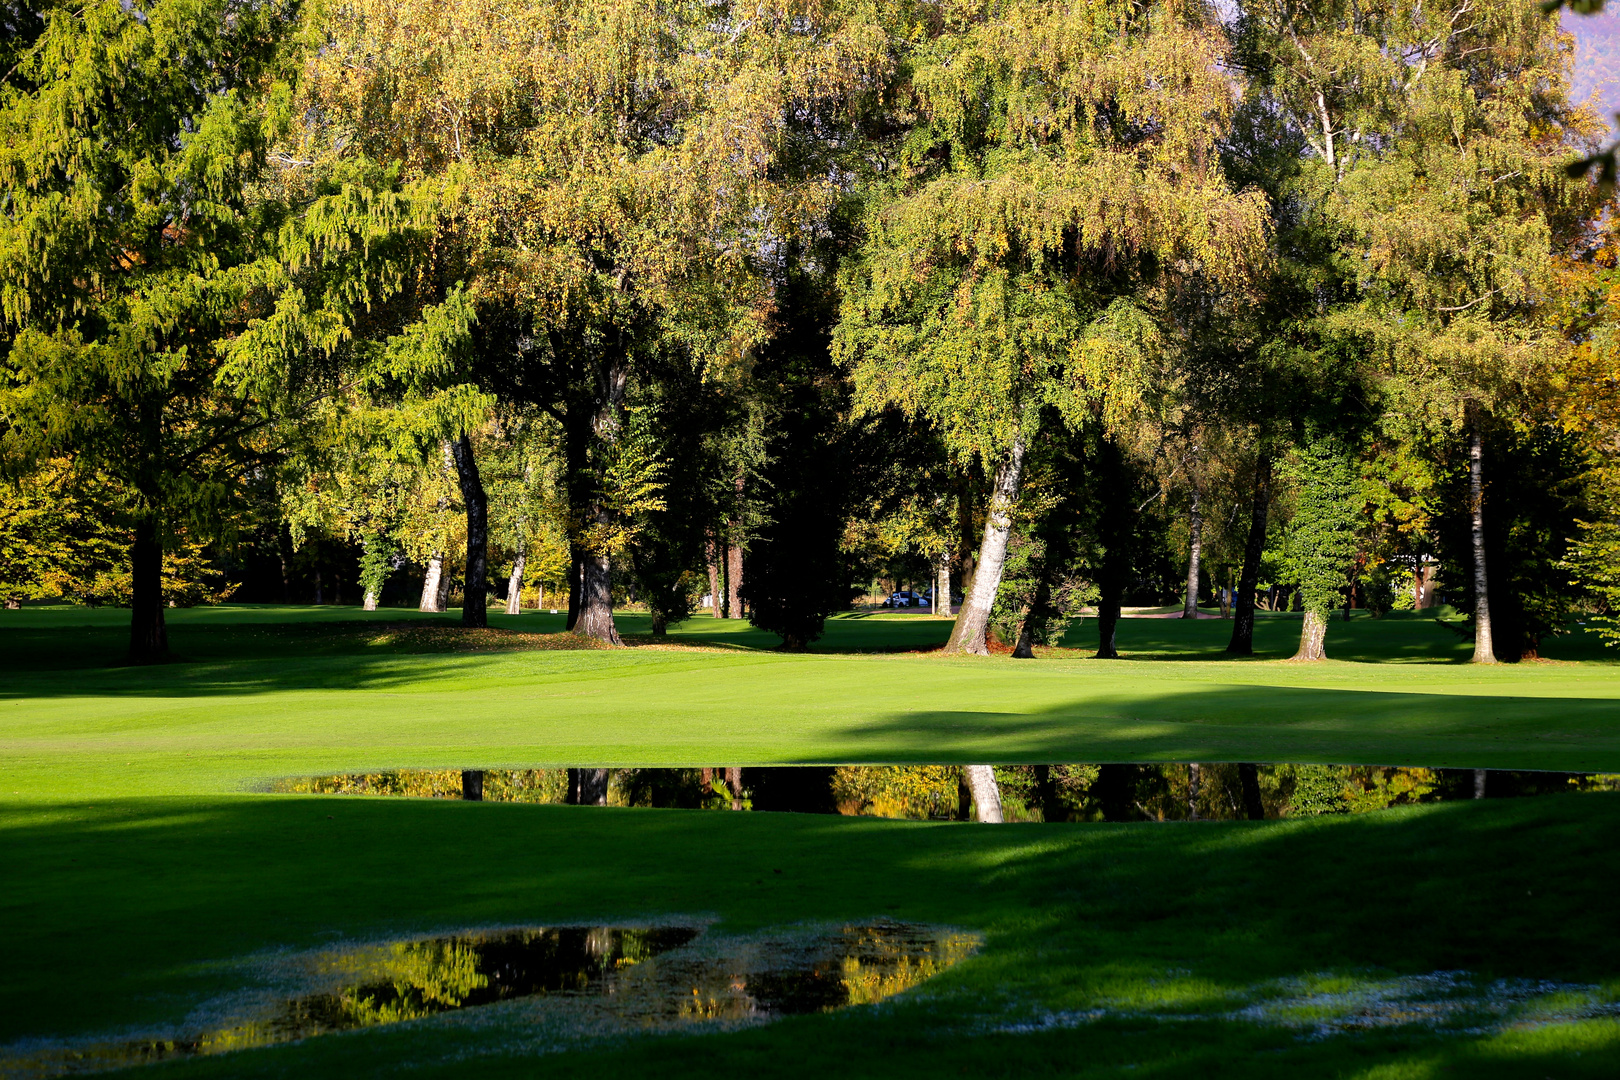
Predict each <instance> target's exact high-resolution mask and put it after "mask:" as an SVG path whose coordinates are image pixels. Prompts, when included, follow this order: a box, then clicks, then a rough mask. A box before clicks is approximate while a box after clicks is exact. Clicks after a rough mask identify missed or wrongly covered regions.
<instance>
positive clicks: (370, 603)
mask: <svg viewBox="0 0 1620 1080" xmlns="http://www.w3.org/2000/svg"><path fill="white" fill-rule="evenodd" d="M360 607H361V610H363V611H376V610H377V594H376V593H375V592H373V591H372V590H370V589H367V590H366V595H365V599H364V600H362V601H361V602H360Z"/></svg>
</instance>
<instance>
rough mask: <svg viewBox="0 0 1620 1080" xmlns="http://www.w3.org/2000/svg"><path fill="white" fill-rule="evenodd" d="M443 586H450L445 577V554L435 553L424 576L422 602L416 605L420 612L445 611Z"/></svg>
mask: <svg viewBox="0 0 1620 1080" xmlns="http://www.w3.org/2000/svg"><path fill="white" fill-rule="evenodd" d="M441 584H448V582H447V581H446V579H445V576H444V552H442V551H435V552H434V553H433V558H431V559H429V560H428V564H427V573H426V574H423V575H422V602H421V603H419V604H417V605H416V609H417V610H418V611H443V610H444V599H443V590H442V589H441V588H440V586H441Z"/></svg>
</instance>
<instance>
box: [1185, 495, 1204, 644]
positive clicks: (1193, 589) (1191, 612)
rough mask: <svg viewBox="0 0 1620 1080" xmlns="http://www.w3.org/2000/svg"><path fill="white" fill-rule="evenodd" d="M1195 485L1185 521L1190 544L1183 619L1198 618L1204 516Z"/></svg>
mask: <svg viewBox="0 0 1620 1080" xmlns="http://www.w3.org/2000/svg"><path fill="white" fill-rule="evenodd" d="M1199 501H1200V493H1199V491H1198V487H1197V485H1194V486H1193V489H1192V515H1191V517H1189V518H1188V519H1187V525H1188V529H1189V531H1190V532H1191V534H1192V542H1191V543H1190V544H1189V545H1188V549H1187V600H1186V602H1185V603H1183V604H1182V605H1181V617H1182V618H1183V619H1196V618H1198V559H1199V556H1201V555H1202V554H1203V553H1204V515H1203V511H1202V508H1201V507H1200V505H1199Z"/></svg>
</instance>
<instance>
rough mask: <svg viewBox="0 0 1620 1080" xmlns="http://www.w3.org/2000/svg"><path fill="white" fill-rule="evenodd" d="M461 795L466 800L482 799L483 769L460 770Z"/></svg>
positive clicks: (479, 800)
mask: <svg viewBox="0 0 1620 1080" xmlns="http://www.w3.org/2000/svg"><path fill="white" fill-rule="evenodd" d="M461 797H462V798H463V799H465V800H467V801H468V802H483V801H484V770H483V769H462V770H461Z"/></svg>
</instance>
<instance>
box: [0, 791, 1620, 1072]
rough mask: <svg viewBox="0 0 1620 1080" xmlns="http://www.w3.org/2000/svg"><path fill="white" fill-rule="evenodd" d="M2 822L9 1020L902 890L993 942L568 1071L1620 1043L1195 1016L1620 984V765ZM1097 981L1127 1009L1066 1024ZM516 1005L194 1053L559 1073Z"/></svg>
mask: <svg viewBox="0 0 1620 1080" xmlns="http://www.w3.org/2000/svg"><path fill="white" fill-rule="evenodd" d="M0 828H3V835H4V836H5V838H6V845H7V853H8V867H9V868H10V871H11V872H10V879H11V881H12V885H11V887H9V888H8V890H7V896H6V900H5V903H6V910H7V922H8V925H9V926H10V927H12V928H13V930H14V933H13V935H12V936H11V944H10V945H9V946H8V956H7V959H6V962H5V965H4V968H3V969H0V970H3V982H0V1038H3V1039H5V1040H7V1041H9V1040H13V1039H17V1038H20V1037H26V1036H47V1035H50V1036H56V1035H72V1034H76V1033H85V1032H91V1031H100V1030H106V1029H108V1028H112V1027H118V1026H121V1025H126V1024H152V1023H175V1024H179V1023H181V1022H182V1021H183V1019H184V1017H185V1016H186V1014H187V1012H188V1010H189V1009H190V1008H192V1007H193V1006H194V1005H196V1004H197V1002H198V1001H199V1000H200V999H202V998H205V997H208V996H211V995H216V994H220V993H224V992H227V991H229V990H231V989H234V988H237V987H239V986H240V982H241V978H242V975H241V972H240V971H238V970H233V969H232V968H230V967H229V966H228V965H226V964H225V963H224V962H225V961H229V960H231V959H233V958H239V957H243V956H246V955H249V954H252V953H258V952H263V951H264V950H275V949H283V948H288V949H304V948H310V947H314V946H322V945H329V944H330V943H331V942H333V941H334V940H338V939H347V940H375V939H378V938H386V937H390V936H394V935H400V934H414V933H421V932H424V931H433V930H442V929H448V928H457V927H466V926H480V925H485V926H487V925H514V924H530V925H546V924H552V925H557V924H563V923H570V922H575V923H577V922H619V921H634V920H637V919H645V918H652V917H658V916H667V915H677V914H686V915H689V914H701V913H712V914H714V915H716V916H718V917H719V918H720V919H721V920H722V925H723V927H724V928H725V929H726V930H727V931H728V932H732V931H736V932H745V931H749V930H752V929H756V928H759V927H764V926H773V925H784V924H789V923H794V922H800V921H832V922H836V921H840V920H864V919H870V918H873V917H875V916H877V917H881V916H890V917H894V918H900V919H910V920H919V921H929V922H935V923H944V924H951V925H957V926H963V927H967V928H973V929H979V930H982V931H984V932H985V936H986V945H985V948H984V951H983V953H982V954H981V955H980V956H979V957H977V958H975V959H973V960H971V961H969V962H966V963H964V964H962V965H959V966H958V967H957V968H955V969H952V971H950V972H948V973H946V974H945V975H943V976H941V977H940V978H939V979H937V980H936V981H935V982H933V983H930V984H929V986H928V988H927V990H926V991H925V992H924V993H923V994H920V995H911V996H908V997H903V998H899V999H896V1000H895V1001H893V1002H892V1003H890V1004H888V1005H885V1006H884V1007H883V1008H882V1009H881V1010H872V1009H861V1010H855V1011H853V1012H850V1013H847V1014H843V1015H840V1016H836V1017H834V1016H826V1017H812V1018H805V1019H802V1020H796V1021H791V1022H784V1023H781V1024H778V1025H774V1026H771V1027H768V1028H763V1029H757V1030H752V1031H746V1032H740V1033H733V1034H717V1035H713V1036H700V1037H689V1038H682V1039H674V1040H670V1039H647V1040H631V1041H630V1042H628V1043H623V1044H620V1045H618V1046H608V1045H602V1044H594V1045H586V1046H584V1047H583V1048H579V1049H574V1050H572V1051H571V1052H568V1053H565V1054H561V1055H557V1054H551V1055H549V1056H548V1057H547V1059H546V1065H545V1069H546V1072H547V1075H575V1074H587V1073H589V1074H591V1075H595V1076H601V1075H659V1076H675V1075H679V1076H686V1075H691V1076H700V1075H701V1076H713V1075H717V1074H727V1075H729V1074H736V1073H747V1072H754V1073H759V1074H761V1075H805V1076H809V1075H857V1074H859V1075H903V1076H905V1075H917V1076H931V1077H932V1076H938V1075H942V1074H953V1073H958V1072H964V1071H965V1072H967V1073H968V1074H970V1075H990V1074H997V1075H1009V1074H1010V1075H1041V1074H1050V1072H1051V1071H1053V1070H1055V1071H1069V1072H1073V1071H1076V1070H1079V1069H1082V1068H1095V1069H1097V1070H1098V1071H1099V1072H1104V1073H1106V1072H1108V1071H1111V1070H1112V1069H1114V1068H1118V1067H1120V1066H1123V1065H1127V1064H1129V1065H1137V1066H1140V1067H1142V1068H1143V1069H1144V1070H1145V1071H1150V1072H1151V1073H1152V1074H1153V1075H1160V1076H1173V1077H1193V1076H1206V1075H1219V1074H1223V1073H1225V1074H1229V1075H1235V1076H1236V1075H1241V1076H1255V1075H1265V1076H1299V1075H1338V1074H1360V1073H1361V1072H1362V1070H1364V1069H1366V1068H1368V1067H1370V1066H1372V1065H1375V1064H1386V1065H1388V1066H1389V1067H1391V1068H1392V1069H1396V1070H1397V1074H1399V1075H1405V1074H1406V1073H1404V1072H1399V1070H1401V1069H1405V1070H1415V1074H1416V1075H1425V1074H1426V1073H1425V1071H1424V1070H1426V1069H1429V1068H1433V1067H1439V1068H1459V1069H1462V1070H1464V1072H1466V1073H1467V1074H1468V1075H1542V1074H1541V1073H1539V1072H1537V1073H1524V1072H1522V1071H1520V1072H1517V1073H1515V1072H1513V1071H1512V1070H1513V1069H1521V1070H1522V1068H1523V1067H1524V1066H1525V1065H1526V1064H1527V1063H1528V1064H1531V1065H1533V1066H1534V1067H1536V1068H1545V1069H1546V1070H1547V1074H1548V1075H1559V1076H1569V1075H1585V1074H1586V1073H1585V1072H1583V1070H1585V1069H1587V1068H1588V1067H1590V1069H1591V1072H1590V1074H1591V1075H1605V1071H1604V1070H1605V1069H1607V1070H1609V1073H1610V1074H1612V1068H1613V1064H1614V1057H1613V1055H1614V1053H1615V1051H1616V1046H1617V1042H1616V1035H1615V1031H1616V1028H1615V1025H1614V1023H1613V1021H1609V1022H1607V1026H1605V1025H1604V1024H1601V1023H1600V1024H1596V1025H1592V1024H1588V1025H1586V1026H1585V1027H1580V1026H1579V1025H1563V1026H1562V1027H1560V1028H1559V1029H1558V1030H1557V1031H1555V1032H1553V1034H1552V1035H1546V1034H1543V1035H1542V1036H1540V1039H1541V1042H1540V1043H1539V1044H1538V1043H1537V1042H1536V1039H1537V1036H1536V1035H1535V1033H1534V1032H1529V1033H1514V1032H1507V1033H1499V1032H1496V1031H1493V1030H1479V1031H1473V1032H1470V1031H1466V1030H1464V1031H1459V1032H1453V1033H1449V1034H1445V1035H1443V1036H1442V1035H1439V1034H1437V1033H1436V1031H1435V1030H1434V1029H1433V1028H1432V1027H1430V1026H1426V1025H1425V1024H1424V1023H1423V1022H1422V1020H1421V1018H1420V1017H1419V1018H1412V1019H1410V1020H1409V1021H1407V1022H1403V1023H1401V1024H1399V1025H1396V1026H1395V1027H1392V1028H1390V1029H1388V1030H1381V1029H1380V1030H1369V1031H1365V1032H1349V1031H1347V1032H1340V1033H1336V1034H1332V1035H1330V1036H1327V1037H1314V1038H1313V1037H1306V1036H1308V1035H1309V1032H1308V1031H1307V1032H1304V1033H1302V1032H1301V1031H1300V1030H1298V1029H1294V1028H1288V1027H1281V1028H1279V1027H1275V1026H1273V1027H1267V1026H1266V1025H1264V1024H1249V1023H1243V1022H1231V1021H1227V1022H1210V1021H1208V1020H1204V1021H1199V1020H1197V1019H1195V1018H1194V1017H1196V1015H1197V1014H1200V1013H1202V1014H1208V1013H1210V1012H1212V1011H1215V1010H1217V1009H1228V1008H1230V1007H1231V1004H1232V1003H1233V1002H1235V1001H1237V1002H1241V1001H1242V1000H1245V998H1244V995H1246V994H1247V995H1251V996H1252V995H1253V994H1254V993H1255V992H1256V991H1255V988H1256V987H1263V986H1265V985H1268V984H1269V983H1270V982H1274V981H1276V980H1296V981H1297V980H1302V979H1303V980H1310V979H1314V978H1316V977H1318V976H1331V977H1332V978H1334V979H1336V980H1337V982H1335V983H1333V984H1332V985H1335V986H1338V987H1340V988H1341V989H1344V988H1354V987H1355V986H1356V985H1359V984H1360V983H1364V982H1367V981H1374V980H1376V979H1379V978H1385V977H1399V976H1420V977H1421V976H1426V975H1429V974H1430V973H1435V972H1455V971H1466V972H1470V973H1473V974H1474V975H1476V976H1479V977H1481V978H1483V979H1486V980H1491V979H1538V980H1560V981H1565V982H1569V983H1577V984H1583V985H1584V984H1591V983H1600V984H1604V985H1605V986H1607V987H1608V988H1609V989H1608V991H1607V992H1608V993H1609V994H1610V996H1611V998H1612V996H1613V994H1614V992H1615V990H1617V989H1620V984H1617V982H1616V973H1617V972H1620V935H1616V934H1614V933H1613V930H1614V925H1613V915H1612V910H1611V909H1612V899H1613V894H1614V890H1615V888H1616V886H1617V885H1620V881H1617V878H1616V870H1615V867H1614V863H1613V860H1612V857H1611V856H1612V852H1613V850H1614V847H1615V843H1616V841H1617V840H1620V797H1613V796H1604V795H1581V796H1570V797H1565V798H1551V799H1534V800H1518V801H1507V802H1488V803H1483V804H1447V805H1439V806H1433V807H1424V808H1413V809H1407V810H1401V811H1393V812H1385V813H1380V814H1372V815H1361V816H1356V817H1344V818H1334V819H1315V820H1308V821H1294V822H1272V823H1255V824H1248V823H1233V824H1213V823H1210V824H1203V825H1179V826H1177V825H1153V824H1144V825H1125V826H1062V825H1052V826H1041V825H1034V826H1007V827H1003V828H990V827H978V826H960V825H958V826H952V825H927V824H918V823H897V822H882V821H873V820H870V819H837V818H834V819H828V818H817V817H809V816H799V815H773V814H737V815H729V814H723V813H712V814H696V813H683V812H679V811H613V810H598V809H587V808H570V807H535V806H521V805H512V804H470V803H442V802H441V803H433V802H413V801H388V800H365V799H319V798H291V797H277V798H259V799H252V798H238V799H227V798H216V799H199V800H111V801H106V802H102V801H98V803H97V805H96V806H94V807H88V806H72V807H67V806H64V807H57V808H50V809H44V808H37V807H36V808H20V807H11V808H0ZM1099 1007H1103V1008H1105V1009H1110V1010H1113V1012H1114V1013H1115V1014H1117V1015H1112V1016H1105V1017H1104V1018H1102V1019H1101V1020H1099V1021H1097V1022H1095V1023H1091V1022H1081V1023H1078V1024H1075V1025H1071V1026H1069V1027H1064V1026H1063V1025H1062V1024H1059V1025H1057V1026H1056V1027H1055V1028H1052V1027H1049V1028H1048V1029H1043V1027H1042V1025H1043V1024H1049V1021H1050V1019H1051V1018H1052V1017H1059V1018H1061V1017H1062V1016H1064V1015H1076V1014H1079V1013H1083V1012H1084V1011H1085V1010H1088V1009H1091V1010H1094V1009H1097V1008H1099ZM1177 1017H1180V1019H1177ZM489 1023H490V1024H493V1026H484V1027H479V1026H477V1025H456V1024H439V1023H434V1024H426V1025H413V1026H411V1027H410V1028H409V1029H404V1030H401V1029H392V1030H389V1031H386V1032H377V1033H372V1034H366V1035H360V1036H345V1037H341V1038H323V1039H313V1040H309V1041H307V1042H305V1043H303V1044H301V1045H299V1046H294V1047H283V1048H279V1049H273V1050H262V1051H252V1052H249V1053H246V1054H242V1055H232V1056H229V1057H226V1058H219V1059H213V1060H210V1061H201V1062H195V1063H186V1064H182V1065H180V1066H177V1067H165V1069H164V1075H165V1076H175V1075H181V1076H191V1075H206V1076H226V1075H229V1076H270V1075H287V1074H289V1073H293V1074H298V1075H308V1076H321V1075H344V1076H382V1075H393V1074H396V1073H397V1072H398V1071H399V1070H401V1069H404V1068H410V1069H411V1070H412V1073H413V1075H414V1074H423V1075H432V1076H440V1075H443V1076H450V1075H465V1074H466V1070H467V1069H468V1068H469V1062H468V1061H467V1060H466V1058H467V1057H474V1058H476V1059H477V1061H476V1068H477V1070H478V1072H479V1075H486V1076H487V1075H495V1076H505V1075H532V1074H533V1072H534V1070H535V1067H536V1062H535V1059H534V1057H533V1056H532V1055H533V1054H534V1053H536V1052H539V1051H540V1050H541V1049H542V1047H538V1046H534V1045H530V1044H529V1043H526V1042H525V1038H526V1033H525V1032H524V1031H522V1030H521V1029H515V1028H513V1027H511V1026H510V1025H505V1026H503V1025H502V1024H501V1023H500V1022H499V1021H498V1019H494V1020H491V1021H490V1022H489ZM1577 1029H1579V1030H1577ZM1552 1030H1553V1029H1549V1028H1543V1029H1541V1031H1542V1032H1544V1033H1545V1032H1549V1031H1552ZM1014 1031H1022V1032H1024V1033H1022V1034H1014V1033H1012V1032H1014ZM528 1037H529V1038H531V1039H532V1036H528ZM1515 1038H1517V1039H1521V1040H1522V1041H1521V1042H1520V1043H1518V1044H1514V1043H1513V1042H1512V1040H1513V1039H1515ZM555 1048H556V1047H552V1049H555ZM1576 1051H1582V1052H1584V1053H1585V1054H1587V1055H1588V1059H1587V1060H1586V1061H1585V1063H1584V1064H1583V1063H1582V1062H1581V1061H1580V1060H1578V1059H1577V1058H1576V1057H1575V1056H1574V1055H1575V1053H1576ZM1065 1062H1066V1063H1067V1064H1065ZM1493 1062H1496V1063H1499V1064H1501V1066H1502V1068H1501V1069H1499V1070H1498V1069H1497V1067H1496V1065H1494V1064H1492V1063H1493ZM851 1063H854V1066H853V1067H852V1066H851ZM1476 1066H1477V1068H1476ZM1493 1070H1496V1071H1494V1072H1493ZM131 1075H139V1074H131Z"/></svg>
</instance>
